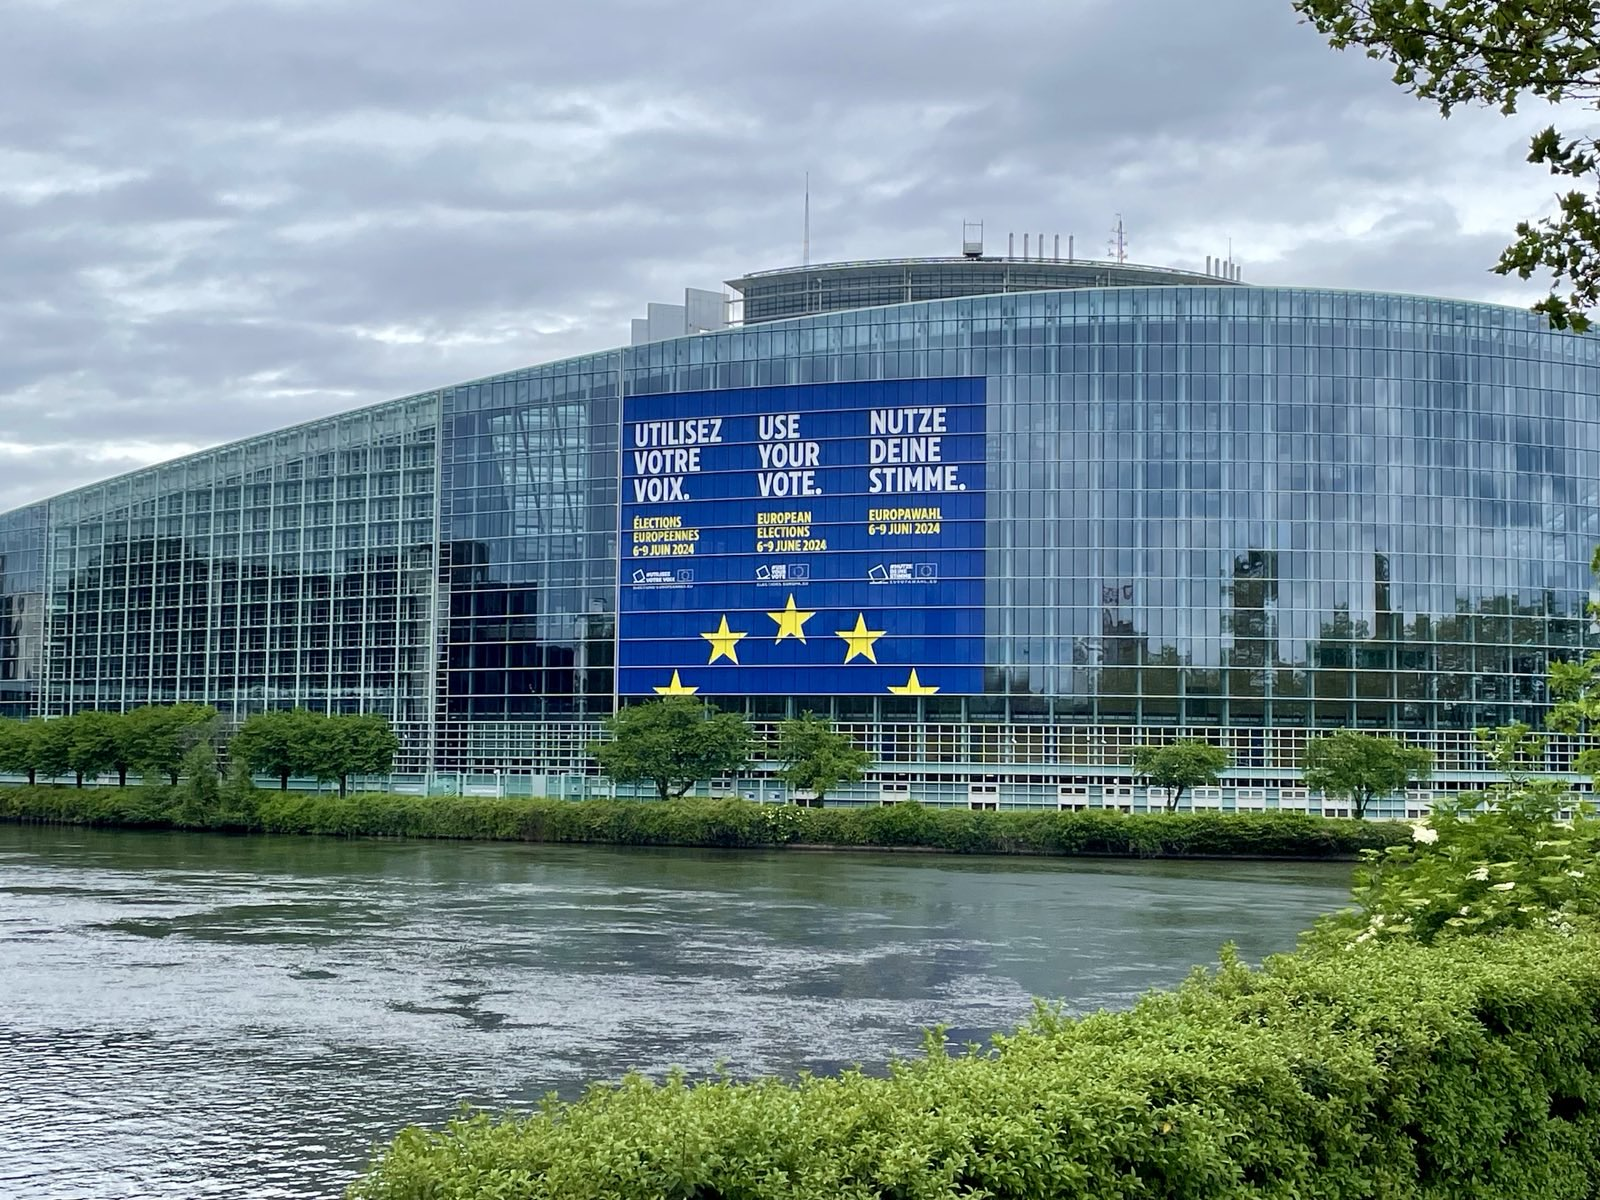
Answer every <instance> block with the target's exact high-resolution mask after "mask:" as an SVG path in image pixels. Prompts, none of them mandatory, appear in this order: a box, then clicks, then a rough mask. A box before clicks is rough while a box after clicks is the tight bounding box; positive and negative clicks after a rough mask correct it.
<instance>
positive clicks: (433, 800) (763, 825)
mask: <svg viewBox="0 0 1600 1200" xmlns="http://www.w3.org/2000/svg"><path fill="white" fill-rule="evenodd" d="M195 779H196V780H197V781H198V782H193V781H191V780H189V779H186V780H185V781H184V782H183V783H182V784H180V785H179V786H178V787H169V786H145V787H129V788H125V789H124V788H85V789H82V790H79V789H77V788H70V787H25V786H17V787H3V786H0V820H10V821H32V822H50V823H58V824H69V825H98V826H120V827H125V828H144V829H212V830H227V831H233V832H262V833H274V834H321V835H327V836H338V837H408V838H463V839H481V840H489V841H525V842H591V843H601V844H609V845H621V846H707V847H728V848H760V847H781V846H837V847H851V848H874V847H877V848H885V849H921V850H938V851H946V852H950V853H957V854H1037V855H1070V854H1089V855H1118V856H1127V857H1159V856H1182V855H1208V856H1220V857H1242V858H1334V859H1337V858H1352V857H1354V856H1355V855H1356V854H1357V853H1358V852H1360V851H1361V850H1364V849H1372V848H1379V847H1384V846H1390V845H1396V844H1399V843H1400V842H1402V841H1404V840H1405V839H1406V838H1408V837H1409V836H1410V828H1409V826H1405V825H1397V824H1394V823H1391V822H1372V821H1343V820H1329V819H1325V818H1323V817H1312V816H1306V815H1304V814H1299V813H1278V812H1272V813H1216V812H1213V813H1156V814H1149V815H1144V814H1133V815H1124V814H1122V813H1118V812H1113V811H1086V812H1059V813H1058V812H1048V811H1044V812H974V811H969V810H966V809H938V808H927V807H924V806H922V805H920V804H916V803H903V804H895V805H888V806H881V807H880V806H871V807H866V806H863V807H859V808H807V807H799V806H794V805H776V804H755V803H752V802H750V801H747V800H738V799H731V798H729V799H713V800H707V799H699V798H695V797H686V798H680V799H674V800H667V801H641V800H546V799H538V798H533V799H530V798H526V797H505V798H495V797H464V796H403V795H395V794H392V793H359V794H356V795H351V796H337V795H333V794H331V793H326V792H282V791H277V790H268V789H260V788H253V787H249V786H248V785H241V784H240V783H239V782H238V781H236V780H229V781H226V782H223V783H221V784H220V786H218V785H217V783H216V781H215V777H214V776H213V777H212V780H211V782H210V783H209V784H207V783H206V782H205V781H204V776H203V773H199V774H197V775H196V777H195Z"/></svg>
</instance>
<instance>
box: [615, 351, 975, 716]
mask: <svg viewBox="0 0 1600 1200" xmlns="http://www.w3.org/2000/svg"><path fill="white" fill-rule="evenodd" d="M984 437H985V408H984V381H983V380H982V379H932V380H899V381H889V382H883V383H837V384H816V385H811V386H803V387H770V388H751V389H748V390H738V391H711V392H688V393H676V394H671V395H659V396H636V397H629V398H627V399H626V400H625V401H624V402H623V434H622V463H623V465H622V505H621V514H622V530H621V538H620V540H619V543H618V544H619V548H620V552H621V584H622V604H621V612H620V614H619V627H618V654H619V672H618V686H619V689H620V691H621V694H622V695H624V696H653V695H705V696H791V695H797V696H829V695H852V696H869V695H878V696H889V695H899V696H918V695H935V694H941V695H973V694H978V693H981V692H982V690H983V648H984V647H983V635H984V627H983V614H984V606H983V599H984V462H985V453H984V450H985V441H984Z"/></svg>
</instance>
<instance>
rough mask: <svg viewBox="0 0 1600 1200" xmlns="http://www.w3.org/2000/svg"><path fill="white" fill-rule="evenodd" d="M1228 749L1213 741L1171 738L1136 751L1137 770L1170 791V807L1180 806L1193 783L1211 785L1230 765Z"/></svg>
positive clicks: (1134, 754) (1168, 793)
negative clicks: (1164, 743) (1179, 803)
mask: <svg viewBox="0 0 1600 1200" xmlns="http://www.w3.org/2000/svg"><path fill="white" fill-rule="evenodd" d="M1228 761H1229V760H1228V752H1227V751H1226V750H1224V749H1223V748H1222V747H1221V746H1213V745H1212V744H1211V743H1210V742H1195V741H1182V742H1169V743H1168V744H1167V745H1165V746H1140V747H1138V748H1137V749H1135V750H1134V752H1133V770H1134V774H1136V775H1141V776H1143V777H1144V778H1145V779H1148V780H1149V781H1150V783H1151V784H1152V785H1153V786H1155V787H1158V788H1163V789H1165V791H1166V793H1167V811H1168V812H1172V811H1173V810H1174V809H1176V808H1177V807H1178V801H1179V800H1180V799H1182V798H1183V793H1184V792H1186V791H1188V790H1189V789H1190V788H1192V787H1211V786H1214V785H1215V784H1216V782H1217V781H1218V780H1219V779H1221V778H1222V773H1223V772H1224V771H1226V770H1227V769H1228Z"/></svg>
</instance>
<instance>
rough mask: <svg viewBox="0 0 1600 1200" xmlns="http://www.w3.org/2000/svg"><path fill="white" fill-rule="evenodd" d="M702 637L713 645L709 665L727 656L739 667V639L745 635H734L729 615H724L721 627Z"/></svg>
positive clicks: (703, 634)
mask: <svg viewBox="0 0 1600 1200" xmlns="http://www.w3.org/2000/svg"><path fill="white" fill-rule="evenodd" d="M700 636H701V637H703V638H705V640H706V641H708V642H710V643H711V657H710V658H709V659H707V660H706V661H707V662H708V663H714V662H716V661H717V659H719V658H722V657H724V656H725V657H726V658H727V660H728V661H729V662H731V663H733V664H734V665H735V666H737V665H738V662H739V651H738V645H739V639H740V638H742V637H744V636H745V635H744V634H742V633H734V632H733V631H732V630H731V629H729V628H728V614H727V613H723V614H722V624H721V625H719V626H717V628H716V629H714V630H712V631H711V632H710V633H702V634H701V635H700Z"/></svg>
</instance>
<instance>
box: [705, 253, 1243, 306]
mask: <svg viewBox="0 0 1600 1200" xmlns="http://www.w3.org/2000/svg"><path fill="white" fill-rule="evenodd" d="M1039 240H1040V243H1041V247H1040V249H1041V250H1042V249H1043V245H1042V243H1043V241H1044V235H1043V234H1041V235H1040V237H1039ZM1059 241H1060V239H1059V238H1058V239H1057V243H1058V244H1059ZM1030 248H1031V246H1030ZM1217 263H1218V266H1217V268H1216V271H1217V273H1216V274H1210V273H1208V272H1202V271H1180V270H1174V269H1173V268H1171V267H1149V266H1140V265H1138V264H1136V263H1117V262H1107V261H1104V260H1096V259H1074V258H1071V257H1068V258H1065V259H1063V258H1061V257H1059V255H1056V256H1054V257H1048V258H1047V257H1042V256H1040V257H1027V256H1026V252H1025V256H1024V257H1020V258H1013V257H1009V256H1007V257H1004V258H996V257H987V258H986V257H981V256H975V255H970V254H966V255H962V256H960V257H959V258H883V259H869V260H864V261H861V262H837V263H821V264H818V265H816V266H800V267H784V268H782V269H780V270H776V271H757V272H754V273H752V274H749V275H741V276H740V277H739V278H737V279H730V280H728V281H727V283H728V286H729V287H730V288H732V289H733V290H734V292H735V293H736V294H737V295H738V296H739V297H740V298H741V299H742V301H743V303H742V305H741V304H740V301H738V300H736V301H735V302H734V303H735V305H736V306H737V307H740V308H742V310H743V312H742V316H743V323H744V324H746V325H761V324H764V323H766V322H768V321H782V320H785V319H787V318H790V317H809V316H815V315H816V314H818V313H825V312H837V311H839V310H841V309H849V308H875V307H878V306H880V305H884V304H905V303H909V302H912V301H917V300H953V299H957V298H959V297H962V296H997V295H1004V294H1006V293H1009V292H1044V291H1064V290H1067V289H1076V288H1108V287H1161V286H1164V285H1171V284H1180V285H1190V286H1197V285H1203V286H1208V287H1210V286H1222V287H1236V286H1239V280H1238V273H1237V269H1236V268H1235V267H1234V266H1233V265H1232V264H1228V263H1224V262H1222V261H1221V260H1220V259H1219V260H1217Z"/></svg>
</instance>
